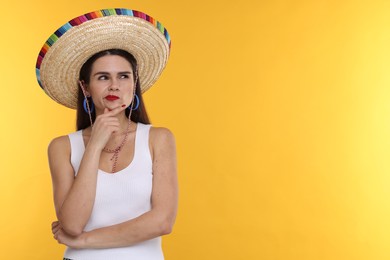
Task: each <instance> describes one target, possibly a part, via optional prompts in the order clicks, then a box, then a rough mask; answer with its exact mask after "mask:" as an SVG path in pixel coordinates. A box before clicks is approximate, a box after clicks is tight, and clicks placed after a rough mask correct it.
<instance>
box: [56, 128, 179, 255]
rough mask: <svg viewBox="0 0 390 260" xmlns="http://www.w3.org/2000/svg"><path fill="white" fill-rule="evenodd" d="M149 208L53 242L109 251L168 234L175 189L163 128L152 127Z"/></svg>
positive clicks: (172, 157) (171, 148) (171, 144)
mask: <svg viewBox="0 0 390 260" xmlns="http://www.w3.org/2000/svg"><path fill="white" fill-rule="evenodd" d="M150 139H151V146H152V154H153V189H152V209H151V210H150V211H149V212H146V213H145V214H143V215H141V216H139V217H137V218H135V219H132V220H129V221H126V222H123V223H120V224H117V225H113V226H109V227H104V228H100V229H96V230H92V231H90V232H85V233H82V234H81V235H80V236H78V237H77V238H71V237H67V236H64V235H63V234H60V235H59V236H57V239H58V241H59V242H60V243H64V244H66V245H68V246H70V247H76V248H113V247H123V246H130V245H133V244H135V243H138V242H141V241H145V240H148V239H152V238H155V237H158V236H161V235H165V234H169V233H170V232H171V230H172V227H173V224H174V222H175V218H176V211H177V200H178V187H177V170H176V148H175V141H174V137H173V135H172V134H171V132H169V130H167V129H163V128H152V130H151V133H150Z"/></svg>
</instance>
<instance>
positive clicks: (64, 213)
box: [48, 136, 100, 236]
mask: <svg viewBox="0 0 390 260" xmlns="http://www.w3.org/2000/svg"><path fill="white" fill-rule="evenodd" d="M48 155H49V165H50V172H51V175H52V181H53V192H54V205H55V208H56V213H57V218H58V220H59V221H60V223H61V226H62V228H63V229H64V231H65V232H66V233H68V234H70V235H74V236H77V235H79V234H81V232H82V230H83V228H84V226H85V225H86V223H87V221H88V219H89V217H90V215H91V212H92V207H93V203H94V199H95V190H96V181H97V174H96V172H97V168H98V165H99V155H100V153H99V152H98V151H97V150H96V149H94V148H93V147H87V148H86V151H85V153H84V156H83V159H82V161H81V163H80V169H79V172H78V174H77V177H74V170H73V167H72V165H71V163H70V143H69V140H68V137H67V136H62V137H59V138H56V139H54V140H53V141H52V142H51V143H50V145H49V149H48Z"/></svg>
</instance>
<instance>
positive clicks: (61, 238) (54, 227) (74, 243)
mask: <svg viewBox="0 0 390 260" xmlns="http://www.w3.org/2000/svg"><path fill="white" fill-rule="evenodd" d="M51 231H52V233H53V235H54V239H55V240H57V242H58V243H59V244H63V245H66V246H68V247H71V248H82V246H83V242H84V241H83V239H82V234H81V235H80V236H77V237H74V236H70V235H68V234H67V233H65V231H64V230H63V229H62V226H61V223H60V222H59V221H54V222H53V223H52V224H51Z"/></svg>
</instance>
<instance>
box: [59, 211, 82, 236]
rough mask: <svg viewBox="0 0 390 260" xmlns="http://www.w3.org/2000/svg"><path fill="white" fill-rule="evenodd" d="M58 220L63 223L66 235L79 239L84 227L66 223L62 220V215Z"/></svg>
mask: <svg viewBox="0 0 390 260" xmlns="http://www.w3.org/2000/svg"><path fill="white" fill-rule="evenodd" d="M58 219H59V221H60V223H61V226H62V230H63V231H65V233H66V234H68V235H70V236H73V237H77V236H79V235H81V233H83V231H84V227H82V226H80V225H76V223H71V222H70V221H69V220H68V221H64V220H63V219H61V216H60V214H59V216H58Z"/></svg>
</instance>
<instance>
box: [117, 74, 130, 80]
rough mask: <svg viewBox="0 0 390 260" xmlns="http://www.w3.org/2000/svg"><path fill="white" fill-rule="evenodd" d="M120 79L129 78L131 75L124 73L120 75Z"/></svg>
mask: <svg viewBox="0 0 390 260" xmlns="http://www.w3.org/2000/svg"><path fill="white" fill-rule="evenodd" d="M119 78H120V79H128V78H129V75H127V74H122V75H120V76H119Z"/></svg>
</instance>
